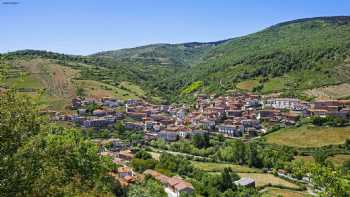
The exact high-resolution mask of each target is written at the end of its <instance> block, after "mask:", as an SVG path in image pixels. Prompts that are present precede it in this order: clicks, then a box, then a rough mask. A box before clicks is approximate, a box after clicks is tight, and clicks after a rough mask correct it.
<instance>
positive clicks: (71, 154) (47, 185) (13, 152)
mask: <svg viewBox="0 0 350 197" xmlns="http://www.w3.org/2000/svg"><path fill="white" fill-rule="evenodd" d="M0 97H1V98H0V115H1V118H0V132H1V133H0V135H1V136H2V137H1V138H0V142H1V146H0V148H1V153H0V154H1V158H0V164H1V165H0V166H1V173H0V193H1V194H3V195H4V196H80V195H82V196H84V195H85V196H89V195H94V196H96V195H97V194H99V193H100V194H106V196H108V195H109V194H111V190H109V189H110V188H109V187H100V186H101V184H100V183H101V182H104V184H103V185H105V184H106V181H108V180H111V179H108V178H107V179H105V178H104V177H105V176H106V174H107V172H108V171H109V170H110V169H111V168H112V165H113V164H112V162H111V161H110V160H109V159H107V158H102V157H100V156H99V155H98V149H97V146H96V145H95V144H93V143H92V142H89V141H87V140H86V139H84V137H83V136H82V134H81V132H80V131H78V130H75V129H64V128H62V127H58V126H55V125H52V124H48V123H47V122H46V121H44V119H43V118H41V116H40V115H39V113H38V110H37V108H36V106H35V105H34V104H33V103H32V102H31V101H30V99H29V98H24V97H19V96H17V95H16V93H15V92H13V91H8V92H6V93H5V94H4V95H1V96H0ZM111 185H112V183H111Z"/></svg>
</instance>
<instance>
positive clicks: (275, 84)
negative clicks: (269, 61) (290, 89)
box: [262, 77, 287, 93]
mask: <svg viewBox="0 0 350 197" xmlns="http://www.w3.org/2000/svg"><path fill="white" fill-rule="evenodd" d="M286 83H287V78H284V77H277V78H273V79H270V80H269V81H267V82H265V83H264V88H263V89H262V93H271V92H280V91H282V90H283V89H284V88H285V86H286Z"/></svg>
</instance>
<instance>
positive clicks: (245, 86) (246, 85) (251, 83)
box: [237, 80, 259, 91]
mask: <svg viewBox="0 0 350 197" xmlns="http://www.w3.org/2000/svg"><path fill="white" fill-rule="evenodd" d="M257 85H259V82H258V81H257V80H247V81H243V82H241V83H238V84H237V88H238V89H241V90H247V91H252V90H253V88H254V87H256V86H257Z"/></svg>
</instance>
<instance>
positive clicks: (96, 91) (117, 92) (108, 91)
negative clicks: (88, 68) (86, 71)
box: [76, 80, 139, 99]
mask: <svg viewBox="0 0 350 197" xmlns="http://www.w3.org/2000/svg"><path fill="white" fill-rule="evenodd" d="M76 86H80V87H83V88H84V90H85V91H86V94H87V96H88V97H95V98H102V97H116V98H118V99H131V98H136V99H138V98H139V95H137V94H135V93H133V92H131V91H130V90H128V89H120V88H117V87H114V86H111V85H108V84H105V83H102V82H98V81H93V80H77V81H76Z"/></svg>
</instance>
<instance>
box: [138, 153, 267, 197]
mask: <svg viewBox="0 0 350 197" xmlns="http://www.w3.org/2000/svg"><path fill="white" fill-rule="evenodd" d="M132 166H133V168H134V169H135V170H137V171H139V172H143V171H145V170H146V169H154V170H156V171H158V172H161V173H163V174H165V175H168V176H174V175H181V176H182V177H185V178H187V180H188V181H190V182H192V183H193V186H194V187H195V190H196V193H195V194H199V195H201V196H210V197H216V196H217V197H219V196H227V197H231V196H232V197H233V196H240V195H243V196H260V194H259V193H258V192H257V190H256V189H255V188H242V187H237V186H236V185H235V184H234V181H237V180H239V179H240V177H239V176H238V175H237V174H236V173H235V172H233V171H232V170H231V169H230V168H225V169H224V170H223V172H221V173H219V174H213V173H209V172H204V171H201V170H199V169H196V168H194V167H193V165H192V163H191V162H190V161H189V160H187V159H186V158H185V157H183V156H180V155H176V156H175V155H172V154H167V153H162V154H161V155H160V157H159V161H158V160H155V159H153V158H152V156H151V155H150V154H149V153H147V152H146V151H144V150H140V151H139V152H137V153H136V154H135V158H134V159H133V160H132ZM146 182H147V181H146ZM190 196H195V195H194V194H193V195H190Z"/></svg>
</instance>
